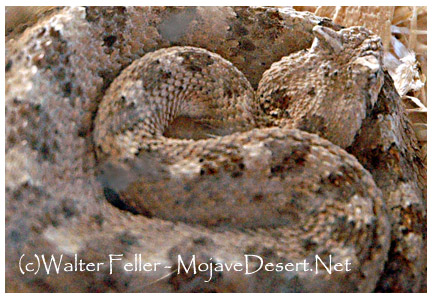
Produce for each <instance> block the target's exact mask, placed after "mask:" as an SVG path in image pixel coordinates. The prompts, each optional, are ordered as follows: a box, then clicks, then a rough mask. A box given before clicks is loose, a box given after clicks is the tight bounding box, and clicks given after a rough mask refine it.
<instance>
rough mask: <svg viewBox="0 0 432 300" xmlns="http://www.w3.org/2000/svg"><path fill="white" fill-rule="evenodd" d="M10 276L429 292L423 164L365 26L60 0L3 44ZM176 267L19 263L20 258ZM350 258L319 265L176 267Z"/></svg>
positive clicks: (123, 284) (191, 286)
mask: <svg viewBox="0 0 432 300" xmlns="http://www.w3.org/2000/svg"><path fill="white" fill-rule="evenodd" d="M6 124H7V126H6V199H7V200H6V279H7V282H8V285H7V290H9V291H87V292H94V291H118V292H120V291H121V292H123V291H128V292H155V291H180V292H190V291H218V292H227V291H243V292H251V291H260V292H299V291H304V292H317V291H319V292H341V291H351V292H371V291H393V292H395V291H404V292H407V291H422V290H425V289H426V285H425V282H426V281H425V278H426V271H425V270H426V269H425V268H426V267H425V259H426V203H425V199H426V198H425V193H426V183H425V179H426V175H425V166H424V165H423V162H422V161H421V160H420V159H419V156H418V149H417V144H416V141H415V140H414V135H413V133H412V128H411V124H410V123H409V121H408V119H407V117H406V116H405V113H404V108H403V106H402V102H401V99H400V97H399V96H398V95H397V92H396V91H395V89H394V87H393V84H392V80H391V78H390V77H389V75H388V74H387V73H386V72H385V70H383V68H382V45H381V42H380V40H379V38H378V37H376V36H374V35H373V34H371V33H370V32H369V31H368V30H367V29H364V28H361V27H352V28H346V29H343V28H341V27H340V26H338V25H335V24H333V23H331V22H330V21H329V20H327V19H322V18H318V17H316V16H314V15H312V14H310V13H300V12H296V11H294V10H291V9H277V8H262V7H127V8H125V7H114V8H108V7H97V8H81V7H73V8H71V7H66V8H59V9H56V10H55V11H54V12H52V13H51V14H49V15H47V16H46V17H44V18H42V19H41V20H39V21H38V22H37V23H36V24H34V25H32V26H31V27H29V28H28V29H27V30H26V31H25V32H24V33H22V34H20V35H19V36H17V37H14V38H13V39H10V40H9V41H8V42H7V45H6ZM44 253H45V254H55V255H60V254H63V255H64V257H63V259H64V261H65V262H73V261H74V259H75V255H78V256H79V257H80V258H82V259H84V260H86V261H89V262H98V261H106V259H107V257H108V255H109V254H112V253H117V254H124V260H125V261H133V260H134V255H135V254H137V253H140V254H141V255H142V257H143V260H144V261H148V262H160V263H162V264H164V265H169V266H171V268H168V269H166V268H165V269H164V268H160V269H158V270H157V271H154V272H125V270H124V269H123V268H121V266H120V265H115V266H114V268H115V269H114V270H113V272H112V274H110V273H109V269H107V268H103V269H102V270H101V271H100V272H69V273H67V272H60V274H58V275H55V276H54V275H53V276H47V275H46V274H44V273H43V272H40V273H38V274H30V273H27V274H21V273H20V271H19V267H18V261H19V259H20V257H21V256H22V254H25V255H26V257H31V256H33V255H34V254H44ZM245 254H254V255H259V256H260V257H262V258H263V259H264V260H265V261H266V262H283V263H298V262H302V261H304V260H307V261H313V259H314V257H315V255H319V256H320V257H329V256H330V255H331V256H332V258H333V259H334V260H335V261H338V262H341V261H349V262H350V265H351V268H352V269H351V270H350V271H349V272H348V271H347V272H337V273H336V272H335V273H332V274H328V273H327V272H325V271H323V270H320V272H301V271H298V272H265V271H262V272H257V273H256V274H254V275H245V274H244V273H241V272H226V271H225V272H217V271H215V274H213V277H212V279H211V280H210V282H205V281H206V279H208V277H209V274H208V272H207V273H206V272H203V273H197V274H191V273H186V272H183V273H181V272H175V270H176V267H177V264H178V261H177V257H178V255H182V257H185V258H187V257H191V256H192V255H194V256H195V257H196V260H197V262H201V263H205V262H209V261H214V262H220V263H225V264H230V263H236V262H239V261H242V259H243V256H244V255H245Z"/></svg>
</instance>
